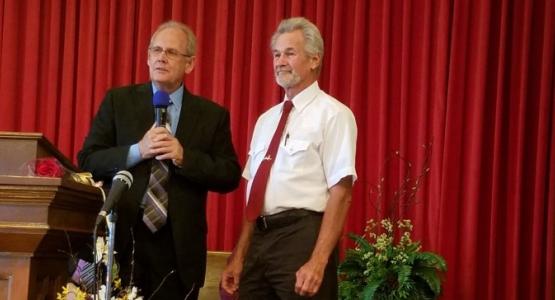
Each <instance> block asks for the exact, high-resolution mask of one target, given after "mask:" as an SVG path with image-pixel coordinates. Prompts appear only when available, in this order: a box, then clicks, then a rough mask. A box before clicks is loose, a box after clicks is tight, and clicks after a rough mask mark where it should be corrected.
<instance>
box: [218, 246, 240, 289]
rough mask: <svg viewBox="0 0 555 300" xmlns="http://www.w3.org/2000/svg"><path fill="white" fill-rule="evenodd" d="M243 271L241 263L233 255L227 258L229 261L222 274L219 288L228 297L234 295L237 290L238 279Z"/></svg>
mask: <svg viewBox="0 0 555 300" xmlns="http://www.w3.org/2000/svg"><path fill="white" fill-rule="evenodd" d="M242 270H243V262H242V261H240V260H239V259H238V258H236V257H235V256H234V255H233V254H232V255H231V256H230V257H229V261H228V263H227V266H226V267H225V269H224V271H223V272H222V281H221V286H222V288H223V289H224V291H225V292H226V293H228V294H229V295H233V294H235V293H236V292H237V291H238V290H239V279H240V278H241V271H242Z"/></svg>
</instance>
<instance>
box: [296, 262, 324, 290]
mask: <svg viewBox="0 0 555 300" xmlns="http://www.w3.org/2000/svg"><path fill="white" fill-rule="evenodd" d="M326 265H327V261H318V260H317V259H314V258H311V259H310V260H309V261H308V262H307V263H305V264H304V265H303V266H302V267H300V268H299V270H298V271H297V273H296V274H295V275H296V277H297V281H296V282H295V293H297V294H299V295H301V296H308V297H312V296H314V295H315V294H316V293H317V292H318V290H319V289H320V285H321V284H322V280H323V278H324V270H325V269H326Z"/></svg>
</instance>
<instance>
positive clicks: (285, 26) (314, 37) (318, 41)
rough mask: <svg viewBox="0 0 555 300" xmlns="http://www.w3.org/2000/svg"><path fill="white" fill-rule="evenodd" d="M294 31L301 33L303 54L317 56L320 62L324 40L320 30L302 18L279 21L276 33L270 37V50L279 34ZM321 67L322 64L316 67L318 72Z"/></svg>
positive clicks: (322, 56) (322, 55)
mask: <svg viewBox="0 0 555 300" xmlns="http://www.w3.org/2000/svg"><path fill="white" fill-rule="evenodd" d="M295 30H301V31H302V33H303V37H304V40H305V47H304V50H305V52H306V53H308V54H309V55H319V56H320V61H321V60H322V59H323V58H324V40H323V39H322V35H321V34H320V30H318V27H316V25H314V24H313V23H312V22H310V21H309V20H307V19H305V18H303V17H295V18H290V19H285V20H283V21H281V23H279V25H278V28H277V29H276V32H274V34H273V35H272V41H271V43H270V47H271V49H274V46H275V43H276V40H277V38H278V37H279V36H280V35H281V34H283V33H287V32H293V31H295ZM321 65H322V63H320V66H318V70H320V67H321Z"/></svg>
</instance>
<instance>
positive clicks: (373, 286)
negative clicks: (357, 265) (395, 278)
mask: <svg viewBox="0 0 555 300" xmlns="http://www.w3.org/2000/svg"><path fill="white" fill-rule="evenodd" d="M384 281H385V278H381V279H376V280H373V281H370V282H368V283H367V284H366V287H365V288H364V290H362V292H361V297H360V298H361V299H362V300H373V299H374V294H375V293H376V290H377V289H378V288H379V287H380V285H382V283H383V282H384Z"/></svg>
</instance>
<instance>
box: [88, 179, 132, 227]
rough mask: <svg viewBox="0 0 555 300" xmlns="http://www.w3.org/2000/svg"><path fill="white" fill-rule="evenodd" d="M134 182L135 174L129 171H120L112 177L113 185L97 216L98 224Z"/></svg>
mask: <svg viewBox="0 0 555 300" xmlns="http://www.w3.org/2000/svg"><path fill="white" fill-rule="evenodd" d="M132 183H133V175H131V173H129V172H128V171H119V172H117V173H116V175H115V176H114V178H113V179H112V187H111V188H110V192H109V193H108V197H106V201H104V205H102V208H101V209H100V212H99V213H98V217H96V225H98V224H100V222H101V221H102V218H104V217H106V215H107V214H108V212H109V211H110V210H111V209H112V208H113V207H114V206H115V205H116V203H117V202H118V200H119V198H121V195H122V194H123V192H125V190H128V189H129V188H130V187H131V184H132Z"/></svg>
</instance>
